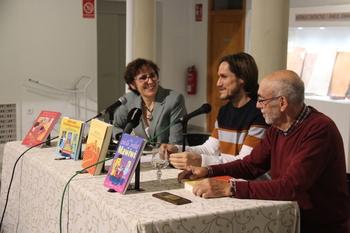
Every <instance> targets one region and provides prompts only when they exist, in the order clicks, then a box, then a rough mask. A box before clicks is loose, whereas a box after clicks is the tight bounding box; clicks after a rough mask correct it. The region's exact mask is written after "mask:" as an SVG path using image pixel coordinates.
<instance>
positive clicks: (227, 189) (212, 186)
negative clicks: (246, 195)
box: [193, 178, 232, 198]
mask: <svg viewBox="0 0 350 233" xmlns="http://www.w3.org/2000/svg"><path fill="white" fill-rule="evenodd" d="M193 193H194V194H195V195H197V196H200V197H203V198H211V197H228V196H231V195H232V193H231V185H230V183H227V182H223V181H220V180H214V179H210V178H208V179H204V180H202V181H199V182H197V183H195V185H194V186H193Z"/></svg>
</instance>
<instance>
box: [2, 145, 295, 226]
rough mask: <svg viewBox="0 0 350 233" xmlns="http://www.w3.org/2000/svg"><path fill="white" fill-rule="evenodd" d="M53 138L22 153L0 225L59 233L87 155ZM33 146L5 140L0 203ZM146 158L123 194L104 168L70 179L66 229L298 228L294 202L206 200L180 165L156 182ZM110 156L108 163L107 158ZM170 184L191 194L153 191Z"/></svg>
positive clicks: (72, 185) (171, 189)
mask: <svg viewBox="0 0 350 233" xmlns="http://www.w3.org/2000/svg"><path fill="white" fill-rule="evenodd" d="M54 146H55V145H53V146H52V147H47V146H46V148H45V147H43V148H34V149H32V150H30V151H28V152H27V153H26V154H24V156H23V157H22V158H21V159H20V160H19V162H18V164H17V167H16V170H15V171H16V172H15V175H14V180H13V183H12V187H11V190H10V198H9V202H8V206H7V209H6V212H5V217H4V220H3V226H2V229H1V232H6V233H7V232H11V233H12V232H21V233H22V232H45V233H47V232H55V233H56V232H60V218H59V216H60V205H61V200H62V194H63V188H64V186H65V185H66V183H67V182H68V180H69V179H70V178H71V177H72V176H73V175H74V174H75V172H76V171H79V170H81V169H82V168H81V161H73V160H54V158H57V157H58V156H57V155H56V154H55V147H54ZM27 148H28V147H27V146H22V145H21V142H9V143H7V144H6V145H5V149H4V156H3V169H2V183H1V196H0V208H1V213H2V211H3V208H4V203H5V199H6V195H7V192H8V186H9V181H10V178H11V174H12V170H13V165H14V163H15V161H16V160H17V158H18V157H19V156H20V154H22V153H23V152H24V151H25V150H26V149H27ZM147 159H149V157H148V156H143V157H142V161H143V162H142V163H141V175H140V180H141V183H140V185H141V187H142V188H144V189H145V191H136V190H131V191H128V192H127V193H126V194H125V195H122V194H119V193H110V192H107V188H106V187H104V186H103V181H104V179H105V177H106V175H105V174H103V175H100V176H92V175H90V174H88V173H86V174H79V175H77V176H76V177H75V178H74V179H72V180H71V182H70V183H69V186H68V187H67V191H66V192H65V197H64V201H63V209H62V226H63V229H62V232H71V233H77V232H104V233H105V232H118V233H119V232H120V233H123V232H215V233H216V232H220V231H221V232H278V233H283V232H297V233H299V227H300V216H299V215H300V214H299V208H298V205H297V203H296V202H293V201H266V200H248V199H235V198H229V197H226V198H213V199H203V198H201V197H197V196H195V195H193V194H192V193H190V192H189V191H187V190H185V189H184V188H183V185H182V184H178V183H177V180H176V177H177V174H178V173H179V170H176V169H173V168H168V169H164V170H163V180H164V183H165V184H166V188H155V187H153V186H152V185H153V183H154V181H155V180H156V170H155V169H153V168H152V167H151V166H150V163H149V162H147ZM107 163H108V162H106V164H107ZM164 190H167V191H169V192H171V193H174V194H177V195H180V196H182V197H185V198H188V199H190V200H192V202H193V203H190V204H185V205H180V206H177V205H173V204H170V203H167V202H164V201H162V200H159V199H157V198H154V197H152V194H153V193H155V192H159V191H164Z"/></svg>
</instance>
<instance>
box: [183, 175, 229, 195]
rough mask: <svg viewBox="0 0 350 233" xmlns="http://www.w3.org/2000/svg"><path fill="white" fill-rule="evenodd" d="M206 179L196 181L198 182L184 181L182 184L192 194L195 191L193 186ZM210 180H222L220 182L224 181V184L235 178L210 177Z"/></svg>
mask: <svg viewBox="0 0 350 233" xmlns="http://www.w3.org/2000/svg"><path fill="white" fill-rule="evenodd" d="M204 179H206V178H199V179H196V180H189V179H182V180H181V182H182V183H183V184H184V188H185V189H186V190H189V191H191V192H192V190H193V186H194V185H195V184H196V183H197V182H199V181H201V180H204ZM209 179H214V180H220V181H223V182H230V180H231V179H233V177H231V176H214V177H210V178H209Z"/></svg>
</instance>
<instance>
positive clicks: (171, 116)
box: [113, 58, 187, 144]
mask: <svg viewBox="0 0 350 233" xmlns="http://www.w3.org/2000/svg"><path fill="white" fill-rule="evenodd" d="M124 80H125V82H126V83H127V84H128V85H129V89H130V90H131V92H129V93H126V94H125V95H124V97H125V98H126V99H127V103H126V104H125V105H122V106H120V107H119V108H118V109H117V111H115V113H114V122H113V124H114V126H115V127H114V131H113V135H117V137H118V135H120V134H121V133H122V132H123V130H124V128H125V126H126V124H127V123H128V122H127V116H128V113H129V111H130V110H131V109H133V108H139V109H141V110H142V117H141V122H140V124H139V125H138V126H137V127H136V128H134V133H135V135H137V136H138V137H141V138H144V139H147V140H148V139H150V138H152V137H154V136H156V135H157V134H159V133H160V132H161V131H162V130H164V129H165V128H166V127H167V126H169V125H170V124H171V123H172V122H174V121H176V120H177V119H179V118H181V117H183V116H184V115H186V114H187V111H186V106H185V99H184V97H183V95H182V94H180V93H177V92H176V91H173V90H170V89H165V88H163V87H162V86H160V85H159V68H158V66H157V65H156V64H155V63H154V62H153V61H150V60H146V59H142V58H138V59H136V60H134V61H132V62H130V63H129V64H128V65H127V66H126V68H125V72H124ZM155 140H156V142H160V143H172V144H177V143H180V144H181V143H182V125H181V124H176V125H174V126H172V127H170V128H169V130H167V131H165V132H164V133H162V134H160V135H159V136H158V137H157V138H156V139H155Z"/></svg>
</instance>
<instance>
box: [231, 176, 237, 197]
mask: <svg viewBox="0 0 350 233" xmlns="http://www.w3.org/2000/svg"><path fill="white" fill-rule="evenodd" d="M230 185H231V193H232V196H231V197H234V196H236V179H230Z"/></svg>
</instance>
